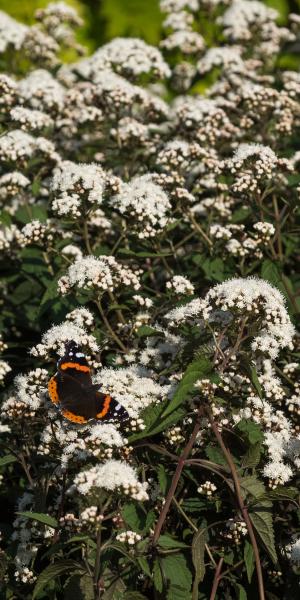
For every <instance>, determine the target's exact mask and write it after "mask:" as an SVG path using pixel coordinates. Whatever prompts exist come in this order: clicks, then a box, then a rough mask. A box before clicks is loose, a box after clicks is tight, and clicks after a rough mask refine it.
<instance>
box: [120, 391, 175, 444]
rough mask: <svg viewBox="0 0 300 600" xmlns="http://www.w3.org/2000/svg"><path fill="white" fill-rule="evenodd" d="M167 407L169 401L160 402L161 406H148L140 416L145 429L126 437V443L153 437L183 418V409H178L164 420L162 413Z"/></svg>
mask: <svg viewBox="0 0 300 600" xmlns="http://www.w3.org/2000/svg"><path fill="white" fill-rule="evenodd" d="M168 405H169V401H168V400H167V401H165V402H161V404H154V405H152V406H148V407H147V408H146V410H145V411H144V412H143V414H142V417H143V420H144V423H145V425H146V428H145V429H144V430H143V431H139V432H138V433H134V434H133V435H130V436H128V441H129V442H130V443H131V442H134V441H136V440H140V439H144V438H145V437H149V436H150V435H155V434H156V433H159V432H160V431H163V430H164V429H167V427H170V425H174V424H175V423H177V421H179V420H181V419H182V418H183V416H184V415H185V410H184V409H183V408H178V409H177V410H175V411H174V412H173V413H172V414H170V415H168V416H167V417H165V418H164V415H163V413H164V411H165V409H166V407H167V406H168Z"/></svg>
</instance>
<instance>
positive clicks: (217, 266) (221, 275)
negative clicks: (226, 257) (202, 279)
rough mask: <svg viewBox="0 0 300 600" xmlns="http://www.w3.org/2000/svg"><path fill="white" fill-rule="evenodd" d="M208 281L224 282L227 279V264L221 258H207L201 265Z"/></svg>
mask: <svg viewBox="0 0 300 600" xmlns="http://www.w3.org/2000/svg"><path fill="white" fill-rule="evenodd" d="M200 267H201V268H202V269H203V271H204V273H205V275H206V276H207V278H208V279H210V280H212V281H220V282H222V281H224V279H226V272H225V263H224V261H223V260H222V259H221V258H213V259H210V258H206V259H204V260H202V262H201V263H200Z"/></svg>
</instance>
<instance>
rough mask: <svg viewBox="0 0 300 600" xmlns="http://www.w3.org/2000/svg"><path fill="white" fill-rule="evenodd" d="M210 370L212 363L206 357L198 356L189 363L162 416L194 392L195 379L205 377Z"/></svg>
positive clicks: (170, 411)
mask: <svg viewBox="0 0 300 600" xmlns="http://www.w3.org/2000/svg"><path fill="white" fill-rule="evenodd" d="M211 372H212V364H211V362H210V361H209V360H208V358H205V357H203V358H199V359H197V360H195V361H193V362H192V363H190V364H189V366H188V367H187V369H186V371H185V373H184V375H183V378H182V379H181V381H180V383H179V385H178V387H177V389H176V392H175V394H174V396H173V398H172V399H171V401H170V402H169V404H168V406H167V408H166V410H165V411H164V413H163V415H162V417H166V416H167V415H169V414H170V413H172V412H173V411H174V410H175V409H176V408H178V406H180V405H181V404H182V403H183V402H184V401H185V400H186V399H187V398H188V396H189V395H190V394H192V393H194V394H196V390H195V388H194V384H195V383H196V381H198V379H203V378H204V377H207V376H208V375H209V374H211Z"/></svg>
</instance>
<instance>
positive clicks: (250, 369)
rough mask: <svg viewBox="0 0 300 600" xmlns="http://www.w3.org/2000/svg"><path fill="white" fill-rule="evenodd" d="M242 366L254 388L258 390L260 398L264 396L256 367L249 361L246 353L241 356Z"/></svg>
mask: <svg viewBox="0 0 300 600" xmlns="http://www.w3.org/2000/svg"><path fill="white" fill-rule="evenodd" d="M241 366H242V369H243V370H244V371H245V373H246V375H248V377H249V379H250V381H251V383H252V385H253V388H254V390H255V391H256V392H257V394H258V395H259V397H260V398H263V389H262V387H261V385H260V382H259V379H258V375H257V371H256V368H255V366H254V365H253V364H252V363H251V362H250V361H249V359H248V357H247V356H246V354H243V355H242V356H241Z"/></svg>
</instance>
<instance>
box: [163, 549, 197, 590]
mask: <svg viewBox="0 0 300 600" xmlns="http://www.w3.org/2000/svg"><path fill="white" fill-rule="evenodd" d="M160 564H161V570H162V573H163V577H164V579H165V581H166V582H167V583H169V585H171V586H178V588H179V589H182V590H186V592H189V591H190V589H191V586H192V573H191V571H190V570H189V568H188V566H187V560H186V558H185V556H184V555H183V554H170V555H169V556H165V557H163V558H161V560H160Z"/></svg>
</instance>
